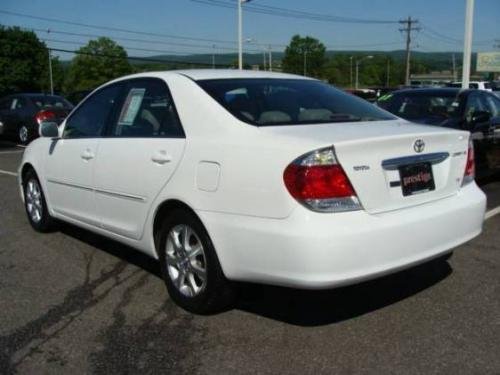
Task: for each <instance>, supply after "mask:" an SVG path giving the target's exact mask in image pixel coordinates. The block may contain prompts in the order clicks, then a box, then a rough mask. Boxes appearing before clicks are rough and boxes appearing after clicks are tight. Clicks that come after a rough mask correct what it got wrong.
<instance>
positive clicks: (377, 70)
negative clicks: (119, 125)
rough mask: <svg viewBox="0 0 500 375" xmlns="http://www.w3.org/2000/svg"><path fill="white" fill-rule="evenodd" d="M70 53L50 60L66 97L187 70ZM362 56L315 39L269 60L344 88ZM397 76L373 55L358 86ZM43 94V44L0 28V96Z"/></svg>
mask: <svg viewBox="0 0 500 375" xmlns="http://www.w3.org/2000/svg"><path fill="white" fill-rule="evenodd" d="M76 52H77V53H76V54H75V56H74V58H73V59H72V60H71V61H69V62H62V61H60V60H59V58H58V57H54V56H52V57H51V63H52V73H53V84H54V91H55V92H56V93H65V94H68V93H71V92H75V91H81V90H90V89H94V88H95V87H97V86H99V85H101V84H103V83H105V82H107V81H109V80H111V79H113V78H116V77H120V76H123V75H126V74H130V73H133V72H140V71H151V70H168V69H176V68H185V67H189V64H188V63H174V64H173V63H167V62H166V63H160V62H157V63H147V62H138V63H134V64H131V63H130V61H131V60H130V59H129V56H128V55H127V52H126V51H125V49H124V48H123V47H121V46H120V45H119V44H117V43H116V42H114V41H113V40H111V39H109V38H105V37H101V38H98V39H95V40H91V41H89V42H88V43H87V45H85V46H83V47H81V48H80V49H79V50H78V51H76ZM365 55H366V54H365ZM365 55H360V54H359V53H355V52H353V53H335V54H333V55H332V54H331V52H328V51H327V50H326V47H325V45H324V44H323V43H321V42H320V41H319V40H317V39H315V38H312V37H309V36H305V37H301V36H300V35H295V36H293V37H292V39H291V41H290V43H289V45H288V46H287V47H286V49H285V52H284V54H283V58H282V60H281V62H280V61H275V68H278V67H280V68H281V69H282V70H283V71H284V72H289V73H295V74H306V75H308V76H312V77H316V78H319V79H322V80H324V81H327V82H330V83H332V84H335V85H336V86H339V87H350V86H351V84H353V83H352V81H353V80H354V76H355V71H354V70H355V62H356V60H358V59H360V58H362V57H363V56H365ZM207 66H210V63H207ZM387 67H389V78H388V77H387V72H388V69H387ZM245 68H249V66H245ZM351 71H352V78H351ZM428 71H430V66H429V65H428V64H425V63H423V62H420V61H418V60H415V59H414V61H412V72H413V73H425V72H428ZM403 77H404V66H403V63H402V61H399V60H395V59H393V58H391V57H390V56H389V55H388V54H384V53H381V52H378V53H374V54H373V58H371V59H370V60H366V59H365V60H364V61H363V62H362V63H361V64H360V69H359V82H360V87H363V86H384V85H386V84H388V85H389V86H396V85H399V84H401V83H402V82H403ZM49 91H50V82H49V49H48V48H47V46H46V45H45V43H44V42H42V41H40V40H39V39H38V37H37V36H36V34H35V33H34V32H31V31H25V30H22V29H20V28H18V27H3V26H0V95H5V94H9V93H12V92H49Z"/></svg>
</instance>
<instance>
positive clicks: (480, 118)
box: [470, 111, 491, 124]
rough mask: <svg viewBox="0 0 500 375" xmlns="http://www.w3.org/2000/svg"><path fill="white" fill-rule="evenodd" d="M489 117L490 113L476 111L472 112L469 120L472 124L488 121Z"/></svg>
mask: <svg viewBox="0 0 500 375" xmlns="http://www.w3.org/2000/svg"><path fill="white" fill-rule="evenodd" d="M490 119H491V114H490V113H489V112H486V111H476V112H474V113H473V114H472V116H471V120H470V122H471V123H472V124H480V123H482V122H488V121H490Z"/></svg>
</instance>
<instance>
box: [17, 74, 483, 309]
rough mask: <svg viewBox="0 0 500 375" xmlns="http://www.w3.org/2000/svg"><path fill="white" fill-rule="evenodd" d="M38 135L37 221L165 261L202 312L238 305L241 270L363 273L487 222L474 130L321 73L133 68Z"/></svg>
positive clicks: (168, 275) (275, 276)
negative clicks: (409, 114)
mask: <svg viewBox="0 0 500 375" xmlns="http://www.w3.org/2000/svg"><path fill="white" fill-rule="evenodd" d="M40 133H41V134H40V135H41V138H39V139H37V140H35V141H34V142H32V143H31V144H30V145H29V146H28V148H27V149H26V151H25V153H24V157H23V160H22V163H21V165H20V167H19V186H20V190H21V196H22V199H23V201H24V204H25V207H26V212H27V216H28V219H29V222H30V224H31V226H32V227H33V228H34V229H35V230H37V231H40V232H46V231H48V230H50V229H51V228H52V227H53V225H54V223H55V221H56V220H61V221H65V222H69V223H72V224H74V225H77V226H80V227H83V228H85V229H87V230H90V231H94V232H97V233H99V234H101V235H104V236H107V237H110V238H112V239H114V240H117V241H120V242H122V243H124V244H127V245H130V246H132V247H135V248H137V249H138V250H139V251H142V252H144V253H146V254H148V255H150V256H151V257H153V258H156V259H158V260H159V262H160V265H161V270H162V273H163V277H164V280H165V284H166V287H167V289H168V292H169V294H170V296H171V298H172V299H173V300H174V301H176V302H177V303H178V304H179V305H180V306H182V307H183V308H185V309H187V310H189V311H193V312H197V313H208V312H213V311H218V310H220V309H221V308H224V307H226V306H228V305H229V304H230V302H231V300H232V299H233V298H234V295H235V293H234V283H232V282H233V281H250V282H259V283H267V284H275V285H283V286H288V287H296V288H305V289H320V288H332V287H337V286H341V285H347V284H353V283H357V282H359V281H361V280H366V279H370V278H375V277H378V276H381V275H384V274H387V273H391V272H395V271H397V270H401V269H404V268H407V267H410V266H413V265H415V264H418V263H422V262H425V261H428V260H430V259H433V258H436V257H442V256H446V255H447V254H450V252H451V251H452V250H453V248H454V247H456V246H458V245H460V244H462V243H464V242H466V241H468V240H470V239H472V238H473V237H475V236H477V235H478V234H479V233H480V232H481V228H482V223H483V218H484V212H485V206H486V198H485V195H484V194H483V193H482V192H481V191H480V190H479V188H478V187H477V185H476V183H475V182H474V153H473V149H472V143H471V142H470V139H469V133H468V132H466V131H460V130H451V129H445V128H438V127H431V126H425V125H424V126H422V125H413V124H411V123H408V122H407V121H406V120H403V119H400V118H398V117H396V116H394V115H392V114H390V113H389V112H386V111H384V110H383V109H380V108H377V107H375V106H373V105H371V104H369V103H368V102H365V101H364V100H362V99H359V98H356V97H354V96H352V95H349V94H345V93H343V92H341V91H339V90H337V89H335V88H333V87H332V86H330V85H328V84H326V83H323V82H321V81H318V80H314V79H310V78H304V77H300V76H294V75H288V74H280V73H269V72H250V71H234V70H192V71H189V70H188V71H172V72H155V73H142V74H137V75H132V76H127V77H123V78H120V79H117V80H114V81H112V82H109V83H107V84H105V85H103V86H102V87H100V88H98V89H96V90H95V91H94V92H93V93H92V94H90V95H89V96H88V97H87V98H86V99H85V100H84V101H83V102H81V103H80V104H79V105H78V106H77V107H76V108H75V109H74V110H73V111H72V112H71V113H70V115H69V116H68V117H67V118H66V120H65V121H64V122H63V123H62V124H61V126H60V127H58V126H57V125H56V124H55V123H51V122H44V123H43V124H42V126H41V128H40Z"/></svg>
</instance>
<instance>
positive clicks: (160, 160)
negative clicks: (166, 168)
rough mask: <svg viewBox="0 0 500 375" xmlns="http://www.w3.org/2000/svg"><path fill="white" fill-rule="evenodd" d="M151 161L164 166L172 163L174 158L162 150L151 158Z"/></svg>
mask: <svg viewBox="0 0 500 375" xmlns="http://www.w3.org/2000/svg"><path fill="white" fill-rule="evenodd" d="M151 161H152V162H153V163H156V164H160V165H163V164H165V163H169V162H171V161H172V157H171V156H170V155H168V154H167V152H166V151H165V150H160V151H158V152H157V153H155V154H154V155H153V156H152V157H151Z"/></svg>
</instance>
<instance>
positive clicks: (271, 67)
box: [268, 45, 273, 72]
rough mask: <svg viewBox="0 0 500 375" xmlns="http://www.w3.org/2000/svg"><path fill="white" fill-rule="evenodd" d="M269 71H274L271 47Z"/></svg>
mask: <svg viewBox="0 0 500 375" xmlns="http://www.w3.org/2000/svg"><path fill="white" fill-rule="evenodd" d="M268 48H269V71H270V72H272V71H273V50H272V49H271V45H269V47H268Z"/></svg>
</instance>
